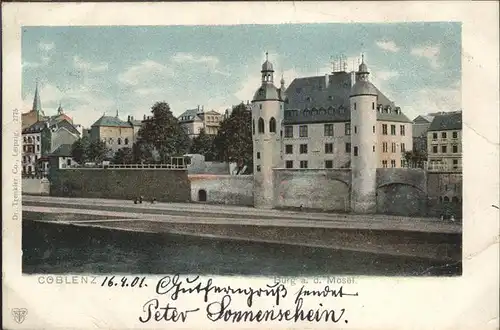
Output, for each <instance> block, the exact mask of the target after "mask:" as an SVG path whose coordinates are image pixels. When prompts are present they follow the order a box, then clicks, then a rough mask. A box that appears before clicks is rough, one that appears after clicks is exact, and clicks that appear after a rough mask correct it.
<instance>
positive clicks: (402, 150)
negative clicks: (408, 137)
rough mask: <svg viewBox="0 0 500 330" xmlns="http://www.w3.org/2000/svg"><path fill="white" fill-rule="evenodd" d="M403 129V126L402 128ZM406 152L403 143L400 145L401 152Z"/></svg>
mask: <svg viewBox="0 0 500 330" xmlns="http://www.w3.org/2000/svg"><path fill="white" fill-rule="evenodd" d="M403 127H404V126H403ZM405 151H406V147H405V144H404V143H401V152H405Z"/></svg>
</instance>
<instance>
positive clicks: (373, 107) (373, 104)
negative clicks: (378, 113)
mask: <svg viewBox="0 0 500 330" xmlns="http://www.w3.org/2000/svg"><path fill="white" fill-rule="evenodd" d="M372 110H375V102H372Z"/></svg>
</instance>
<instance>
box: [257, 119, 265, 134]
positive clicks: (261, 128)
mask: <svg viewBox="0 0 500 330" xmlns="http://www.w3.org/2000/svg"><path fill="white" fill-rule="evenodd" d="M258 125H259V133H264V119H262V118H259V124H258Z"/></svg>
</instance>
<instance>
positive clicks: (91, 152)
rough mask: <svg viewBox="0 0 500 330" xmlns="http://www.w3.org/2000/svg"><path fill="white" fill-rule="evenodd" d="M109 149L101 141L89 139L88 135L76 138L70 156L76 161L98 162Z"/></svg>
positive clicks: (104, 156)
mask: <svg viewBox="0 0 500 330" xmlns="http://www.w3.org/2000/svg"><path fill="white" fill-rule="evenodd" d="M108 152H109V149H108V148H107V147H106V143H104V142H102V141H90V140H89V138H88V137H83V138H81V139H78V140H76V141H75V142H74V143H73V145H72V148H71V157H72V158H73V159H74V160H75V161H76V162H77V163H78V164H84V163H87V162H95V163H100V162H102V161H103V160H104V159H105V158H106V155H107V154H108Z"/></svg>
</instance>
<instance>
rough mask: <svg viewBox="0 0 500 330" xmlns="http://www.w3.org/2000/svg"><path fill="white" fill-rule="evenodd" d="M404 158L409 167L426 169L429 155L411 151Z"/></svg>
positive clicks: (404, 154)
mask: <svg viewBox="0 0 500 330" xmlns="http://www.w3.org/2000/svg"><path fill="white" fill-rule="evenodd" d="M403 158H404V160H405V162H406V164H407V165H408V166H409V167H413V168H424V162H425V161H427V153H426V152H425V151H423V150H410V151H406V152H404V153H403Z"/></svg>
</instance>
